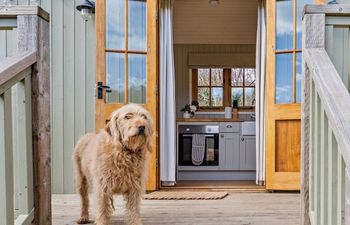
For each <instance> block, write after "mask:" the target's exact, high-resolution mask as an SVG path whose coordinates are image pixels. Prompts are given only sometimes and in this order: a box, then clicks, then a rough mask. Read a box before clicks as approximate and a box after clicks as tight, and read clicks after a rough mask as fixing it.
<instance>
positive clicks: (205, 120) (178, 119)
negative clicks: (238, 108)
mask: <svg viewBox="0 0 350 225" xmlns="http://www.w3.org/2000/svg"><path fill="white" fill-rule="evenodd" d="M176 122H243V120H242V119H238V118H232V119H225V118H190V119H185V118H177V119H176Z"/></svg>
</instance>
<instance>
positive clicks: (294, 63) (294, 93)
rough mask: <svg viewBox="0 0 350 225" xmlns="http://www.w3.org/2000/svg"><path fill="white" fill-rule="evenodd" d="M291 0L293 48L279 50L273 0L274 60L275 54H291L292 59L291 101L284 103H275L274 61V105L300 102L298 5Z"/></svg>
mask: <svg viewBox="0 0 350 225" xmlns="http://www.w3.org/2000/svg"><path fill="white" fill-rule="evenodd" d="M291 1H293V48H292V49H283V50H279V49H276V48H277V31H276V29H277V2H278V0H276V2H275V8H276V9H275V10H276V13H275V24H274V29H275V33H276V34H275V36H276V37H275V45H274V46H276V48H274V49H273V53H274V57H275V62H276V61H277V56H278V55H285V54H292V56H293V60H292V68H293V71H292V73H293V74H292V102H284V103H277V94H276V92H277V83H276V79H277V72H276V71H277V63H275V68H274V71H275V90H274V104H276V105H287V104H301V102H298V101H297V54H298V53H302V49H300V48H298V46H297V20H298V12H297V9H298V5H297V0H291Z"/></svg>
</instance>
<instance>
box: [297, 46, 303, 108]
mask: <svg viewBox="0 0 350 225" xmlns="http://www.w3.org/2000/svg"><path fill="white" fill-rule="evenodd" d="M296 64H297V65H296V90H295V91H296V102H301V79H302V54H301V52H299V53H297V57H296Z"/></svg>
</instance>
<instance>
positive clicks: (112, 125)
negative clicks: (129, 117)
mask: <svg viewBox="0 0 350 225" xmlns="http://www.w3.org/2000/svg"><path fill="white" fill-rule="evenodd" d="M118 116H119V114H118V113H114V114H113V115H112V118H111V120H110V121H109V122H108V124H107V125H106V127H105V131H106V132H107V133H108V134H109V135H111V137H112V139H113V142H114V143H117V142H118V141H119V140H120V132H119V126H118V121H117V120H118Z"/></svg>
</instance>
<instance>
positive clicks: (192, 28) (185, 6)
mask: <svg viewBox="0 0 350 225" xmlns="http://www.w3.org/2000/svg"><path fill="white" fill-rule="evenodd" d="M257 12H258V1H257V0H244V1H238V0H220V4H219V5H218V6H212V5H210V3H209V0H175V3H174V43H175V44H255V42H256V27H257Z"/></svg>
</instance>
